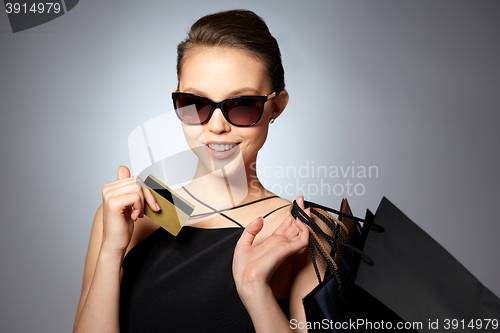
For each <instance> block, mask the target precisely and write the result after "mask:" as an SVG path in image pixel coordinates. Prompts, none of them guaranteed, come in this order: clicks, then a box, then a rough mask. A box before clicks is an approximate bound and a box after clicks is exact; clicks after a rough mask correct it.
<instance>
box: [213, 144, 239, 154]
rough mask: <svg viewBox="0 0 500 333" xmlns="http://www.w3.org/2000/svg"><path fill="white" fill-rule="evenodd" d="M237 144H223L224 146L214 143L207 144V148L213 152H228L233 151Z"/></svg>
mask: <svg viewBox="0 0 500 333" xmlns="http://www.w3.org/2000/svg"><path fill="white" fill-rule="evenodd" d="M237 145H238V144H237V143H225V144H216V143H208V144H207V146H208V147H209V148H210V149H212V150H213V151H219V152H223V151H228V150H230V149H233V148H234V147H236V146H237Z"/></svg>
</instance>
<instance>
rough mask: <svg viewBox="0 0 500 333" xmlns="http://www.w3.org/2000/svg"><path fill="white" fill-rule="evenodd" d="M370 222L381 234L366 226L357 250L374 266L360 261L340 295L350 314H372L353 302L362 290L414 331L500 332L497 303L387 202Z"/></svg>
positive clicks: (499, 307)
mask: <svg viewBox="0 0 500 333" xmlns="http://www.w3.org/2000/svg"><path fill="white" fill-rule="evenodd" d="M373 222H374V223H375V224H377V225H380V226H382V227H383V228H384V232H374V231H373V230H370V228H369V227H368V225H367V228H364V231H363V232H364V233H366V234H365V236H366V237H365V241H364V243H362V244H360V248H361V249H362V250H363V252H365V253H366V254H368V255H369V256H370V257H371V258H372V259H373V261H374V263H375V264H374V265H373V266H370V265H367V264H366V263H365V262H363V261H362V260H361V261H359V267H357V271H356V273H355V276H353V277H352V278H351V280H350V281H349V283H348V285H346V287H345V290H342V291H341V295H343V296H344V297H343V299H344V300H345V301H346V303H347V304H348V307H349V308H350V310H351V312H353V313H357V316H361V315H364V314H367V313H370V311H371V310H372V309H368V308H366V307H365V306H364V305H363V304H361V303H359V302H357V301H356V299H355V297H352V294H353V293H355V292H356V291H360V290H362V292H364V293H367V294H369V295H370V296H371V297H373V298H375V299H377V300H378V301H379V302H380V303H382V304H384V305H385V306H386V307H388V308H390V309H391V310H392V311H394V313H396V314H397V315H398V316H399V317H401V318H402V319H403V320H404V321H406V322H407V323H408V325H407V327H410V326H411V327H412V328H413V329H416V330H417V331H418V332H445V331H460V332H477V331H480V332H483V331H484V332H486V331H492V332H493V331H496V332H498V331H500V327H499V325H498V324H499V321H500V299H499V298H498V297H497V296H495V295H494V294H493V293H492V292H491V291H490V290H489V289H488V288H486V287H485V286H484V285H483V284H482V283H481V282H479V280H478V279H477V278H475V277H474V276H473V275H472V274H471V273H470V272H469V271H468V270H467V269H466V268H465V267H464V266H463V265H462V264H460V262H458V261H457V260H456V259H455V258H454V257H453V256H452V255H451V254H450V253H449V252H448V251H447V250H445V249H444V248H443V247H442V246H441V245H440V244H439V243H437V242H436V241H435V240H434V239H433V238H432V237H430V236H429V235H428V234H427V233H426V232H425V231H423V230H422V229H421V228H420V227H418V226H417V225H416V224H415V223H413V222H412V221H411V220H410V219H409V218H408V217H407V216H406V215H405V214H404V213H403V212H401V211H400V210H399V209H398V208H397V207H396V206H394V205H393V204H392V203H391V202H390V201H389V200H388V199H387V198H385V197H384V198H383V199H382V201H381V203H380V205H379V207H378V209H377V212H376V213H375V217H374V220H373ZM349 289H350V290H349ZM380 319H383V318H380ZM409 324H411V325H409Z"/></svg>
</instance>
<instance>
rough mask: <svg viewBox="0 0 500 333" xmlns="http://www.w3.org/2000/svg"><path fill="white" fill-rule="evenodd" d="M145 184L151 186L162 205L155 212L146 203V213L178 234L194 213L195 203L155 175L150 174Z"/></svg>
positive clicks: (164, 227)
mask: <svg viewBox="0 0 500 333" xmlns="http://www.w3.org/2000/svg"><path fill="white" fill-rule="evenodd" d="M144 184H146V186H147V187H149V189H150V190H151V193H152V194H153V196H154V197H155V199H156V202H157V203H158V205H159V206H160V211H159V212H155V211H153V210H152V209H151V208H149V206H148V205H147V204H146V205H145V207H144V214H146V216H147V217H149V218H150V219H151V220H153V221H155V222H156V223H158V224H159V225H160V226H161V227H163V229H165V230H167V231H168V232H170V233H171V234H172V235H174V236H177V234H178V233H179V231H181V228H182V227H183V226H184V224H185V223H186V221H187V219H188V218H189V216H191V213H193V210H194V205H193V204H191V203H190V202H189V201H187V200H186V199H184V198H183V197H181V196H180V195H178V194H177V193H175V192H174V191H172V190H171V189H170V188H169V187H168V186H167V185H165V184H163V183H162V182H161V181H160V180H158V179H157V178H156V177H155V176H153V175H149V176H148V177H147V178H146V180H145V181H144Z"/></svg>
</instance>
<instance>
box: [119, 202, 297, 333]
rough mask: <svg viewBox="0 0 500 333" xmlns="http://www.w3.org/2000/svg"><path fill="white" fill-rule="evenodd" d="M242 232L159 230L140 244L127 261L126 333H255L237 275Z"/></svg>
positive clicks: (123, 287)
mask: <svg viewBox="0 0 500 333" xmlns="http://www.w3.org/2000/svg"><path fill="white" fill-rule="evenodd" d="M269 198H271V197H269ZM266 199H267V198H266ZM284 207H286V206H283V207H280V208H284ZM235 208H236V207H235ZM276 210H277V209H276ZM276 210H274V211H276ZM274 211H272V212H271V213H273V212H274ZM219 213H220V212H219ZM220 214H221V215H224V214H223V213H220ZM269 214H270V213H269ZM269 214H267V215H269ZM267 215H266V216H267ZM243 230H244V228H242V227H236V228H217V229H204V228H195V227H189V226H186V227H184V228H182V230H181V231H180V233H179V234H178V235H177V236H172V235H171V234H170V233H168V232H167V231H165V230H164V229H163V228H159V229H157V230H156V231H155V232H153V233H152V234H151V235H150V236H148V237H147V238H146V239H144V240H143V241H141V242H140V243H139V244H137V245H136V246H135V247H134V248H133V249H132V250H130V251H129V253H128V254H127V255H126V257H125V259H124V261H123V278H122V284H121V295H120V330H121V332H123V333H124V332H193V333H197V332H242V333H243V332H255V330H254V327H253V324H252V321H251V319H250V316H249V315H248V312H247V311H246V309H245V307H244V306H243V303H242V302H241V300H240V298H239V296H238V293H237V291H236V286H235V282H234V279H233V274H232V261H233V252H234V248H235V246H236V243H237V241H238V239H239V238H240V236H241V234H242V232H243ZM278 302H279V303H280V306H281V307H282V308H283V310H284V312H285V313H286V314H287V313H288V309H287V307H288V306H287V304H286V303H287V302H283V301H279V300H278Z"/></svg>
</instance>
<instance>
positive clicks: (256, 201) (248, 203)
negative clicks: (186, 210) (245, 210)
mask: <svg viewBox="0 0 500 333" xmlns="http://www.w3.org/2000/svg"><path fill="white" fill-rule="evenodd" d="M182 189H183V190H184V191H186V193H187V194H189V195H190V196H191V197H192V198H193V199H194V200H196V201H198V202H199V203H201V204H202V205H203V206H205V207H207V208H210V209H211V210H213V213H218V214H220V215H222V216H224V217H225V218H227V219H228V220H230V221H231V222H234V223H235V224H237V225H238V226H239V227H241V228H244V227H243V226H242V225H241V223H239V222H237V221H236V220H234V219H233V218H231V217H229V216H227V215H226V214H224V213H223V212H227V211H230V210H233V209H236V208H241V207H245V206H249V205H252V204H255V203H258V202H261V201H264V200H268V199H273V198H279V197H278V196H277V195H273V196H270V197H265V198H261V199H257V200H254V201H251V202H247V203H245V204H242V205H238V206H234V207H231V208H225V209H215V208H213V207H211V206H209V205H207V204H206V203H204V202H202V201H201V200H199V199H198V198H196V197H195V196H194V195H193V194H192V193H191V192H189V191H188V190H187V189H186V188H185V187H184V186H182ZM288 206H290V205H289V204H288V205H284V206H281V207H279V208H276V209H274V210H272V211H270V212H269V213H267V214H266V215H264V216H263V217H262V218H264V219H265V218H266V217H268V216H269V215H271V214H272V213H274V212H275V211H277V210H280V209H282V208H285V207H288ZM213 213H203V214H196V215H191V217H200V216H206V215H210V214H213Z"/></svg>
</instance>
